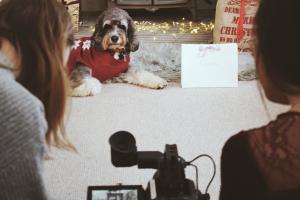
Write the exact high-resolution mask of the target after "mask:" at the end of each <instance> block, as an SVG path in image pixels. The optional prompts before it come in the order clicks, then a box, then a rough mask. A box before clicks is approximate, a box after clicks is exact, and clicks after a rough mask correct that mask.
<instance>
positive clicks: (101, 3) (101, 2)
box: [81, 0, 106, 12]
mask: <svg viewBox="0 0 300 200" xmlns="http://www.w3.org/2000/svg"><path fill="white" fill-rule="evenodd" d="M105 9H106V0H81V10H82V11H83V12H97V11H102V10H105Z"/></svg>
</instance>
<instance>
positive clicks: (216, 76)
mask: <svg viewBox="0 0 300 200" xmlns="http://www.w3.org/2000/svg"><path fill="white" fill-rule="evenodd" d="M181 59H182V60H181V85H182V87H183V88H191V87H237V86H238V47H237V44H234V43H230V44H182V48H181Z"/></svg>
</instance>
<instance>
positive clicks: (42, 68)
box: [0, 0, 75, 150]
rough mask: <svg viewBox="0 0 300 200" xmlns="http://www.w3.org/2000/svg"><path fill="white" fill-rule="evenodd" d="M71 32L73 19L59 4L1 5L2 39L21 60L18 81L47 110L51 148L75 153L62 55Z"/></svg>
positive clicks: (41, 0) (43, 0) (48, 0)
mask: <svg viewBox="0 0 300 200" xmlns="http://www.w3.org/2000/svg"><path fill="white" fill-rule="evenodd" d="M72 32H73V30H72V23H71V18H70V16H69V14H68V12H67V11H66V9H65V7H64V6H62V5H61V4H60V3H58V2H57V0H21V1H20V0H4V2H2V3H0V38H5V39H7V40H8V41H9V42H10V43H11V44H12V45H13V46H14V48H15V49H16V51H17V54H18V56H19V57H20V74H19V75H18V76H17V81H18V82H20V83H21V84H22V85H23V86H24V87H25V88H26V89H28V90H29V91H30V92H31V93H32V94H33V95H35V96H36V97H38V98H39V99H40V100H41V101H42V103H43V105H44V107H45V114H46V120H47V122H48V131H47V133H46V141H47V143H48V145H55V146H57V147H59V148H65V149H73V150H75V148H74V146H73V145H72V144H71V143H70V142H69V141H68V138H67V136H66V134H65V128H64V112H65V107H66V100H67V93H68V91H67V88H68V87H67V77H66V71H65V70H66V69H65V66H64V64H63V59H64V58H63V57H64V56H63V53H64V49H65V48H66V47H67V42H68V41H72V38H73V33H72ZM69 45H71V43H69Z"/></svg>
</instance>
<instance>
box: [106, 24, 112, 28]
mask: <svg viewBox="0 0 300 200" xmlns="http://www.w3.org/2000/svg"><path fill="white" fill-rule="evenodd" d="M111 27H112V26H111V25H110V24H105V25H104V29H111Z"/></svg>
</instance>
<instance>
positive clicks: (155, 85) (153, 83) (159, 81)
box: [145, 76, 168, 89]
mask: <svg viewBox="0 0 300 200" xmlns="http://www.w3.org/2000/svg"><path fill="white" fill-rule="evenodd" d="M145 86H146V87H147V86H148V87H149V88H152V89H163V88H165V87H167V86H168V82H167V81H166V80H165V79H163V78H160V77H158V76H155V78H153V79H151V80H150V81H148V82H146V84H145Z"/></svg>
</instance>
